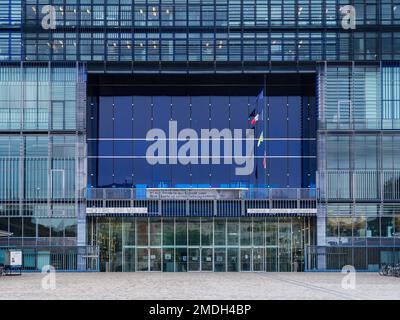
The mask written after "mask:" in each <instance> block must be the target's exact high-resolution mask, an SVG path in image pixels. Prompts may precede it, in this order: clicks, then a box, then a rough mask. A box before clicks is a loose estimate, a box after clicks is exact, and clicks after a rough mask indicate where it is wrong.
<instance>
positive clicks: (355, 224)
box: [326, 216, 400, 244]
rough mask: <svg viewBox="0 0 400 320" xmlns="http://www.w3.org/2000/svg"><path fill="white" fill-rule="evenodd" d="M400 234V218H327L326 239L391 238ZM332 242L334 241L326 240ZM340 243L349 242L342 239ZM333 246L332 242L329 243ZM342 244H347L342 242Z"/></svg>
mask: <svg viewBox="0 0 400 320" xmlns="http://www.w3.org/2000/svg"><path fill="white" fill-rule="evenodd" d="M399 234H400V217H399V216H396V217H328V218H326V236H327V237H345V238H346V237H355V238H379V237H382V238H393V237H398V235H399ZM328 241H334V239H328ZM342 241H350V240H346V239H343V240H342ZM358 241H360V239H358ZM331 244H333V242H332V243H331ZM342 244H349V243H348V242H342Z"/></svg>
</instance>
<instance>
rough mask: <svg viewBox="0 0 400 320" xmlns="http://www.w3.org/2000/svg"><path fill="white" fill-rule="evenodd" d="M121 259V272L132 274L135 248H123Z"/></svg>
mask: <svg viewBox="0 0 400 320" xmlns="http://www.w3.org/2000/svg"><path fill="white" fill-rule="evenodd" d="M123 252H124V254H123V257H122V259H123V260H122V271H123V272H134V271H135V247H134V246H125V247H124V250H123Z"/></svg>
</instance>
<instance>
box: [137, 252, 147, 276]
mask: <svg viewBox="0 0 400 320" xmlns="http://www.w3.org/2000/svg"><path fill="white" fill-rule="evenodd" d="M136 271H149V249H147V248H138V249H137V269H136Z"/></svg>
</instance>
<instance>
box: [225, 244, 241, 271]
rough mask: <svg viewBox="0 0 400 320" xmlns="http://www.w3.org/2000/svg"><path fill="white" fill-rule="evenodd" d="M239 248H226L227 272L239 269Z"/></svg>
mask: <svg viewBox="0 0 400 320" xmlns="http://www.w3.org/2000/svg"><path fill="white" fill-rule="evenodd" d="M238 251H239V249H238V248H229V249H228V266H227V267H228V272H237V271H239V252H238Z"/></svg>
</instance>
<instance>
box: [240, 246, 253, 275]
mask: <svg viewBox="0 0 400 320" xmlns="http://www.w3.org/2000/svg"><path fill="white" fill-rule="evenodd" d="M240 271H251V249H241V250H240Z"/></svg>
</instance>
